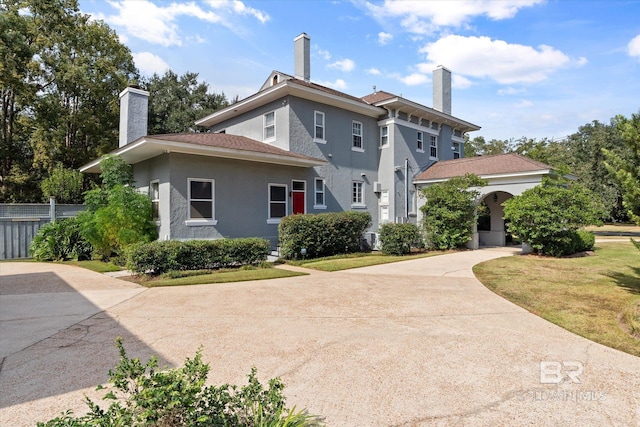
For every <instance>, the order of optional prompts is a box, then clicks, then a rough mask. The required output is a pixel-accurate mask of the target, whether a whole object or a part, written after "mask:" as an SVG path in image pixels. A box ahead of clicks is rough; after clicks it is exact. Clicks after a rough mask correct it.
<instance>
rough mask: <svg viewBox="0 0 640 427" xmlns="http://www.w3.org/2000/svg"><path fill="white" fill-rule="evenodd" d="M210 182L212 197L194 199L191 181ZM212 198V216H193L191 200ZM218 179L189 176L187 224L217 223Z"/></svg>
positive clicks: (204, 200)
mask: <svg viewBox="0 0 640 427" xmlns="http://www.w3.org/2000/svg"><path fill="white" fill-rule="evenodd" d="M193 181H199V182H210V183H211V199H192V198H191V182H193ZM208 200H211V218H191V202H206V201H208ZM215 200H216V181H215V179H210V178H187V220H186V221H185V224H186V225H187V226H190V227H193V226H203V225H217V224H218V220H217V219H216V210H215V208H216V204H215Z"/></svg>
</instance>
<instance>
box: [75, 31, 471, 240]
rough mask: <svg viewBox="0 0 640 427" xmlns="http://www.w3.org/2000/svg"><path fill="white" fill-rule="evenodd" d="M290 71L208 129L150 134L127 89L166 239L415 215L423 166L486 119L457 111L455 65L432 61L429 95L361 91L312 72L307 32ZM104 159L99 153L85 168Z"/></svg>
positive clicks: (126, 103) (128, 117)
mask: <svg viewBox="0 0 640 427" xmlns="http://www.w3.org/2000/svg"><path fill="white" fill-rule="evenodd" d="M294 51H295V72H294V75H289V74H286V73H282V72H278V71H273V72H272V73H271V75H269V76H268V78H267V80H266V81H265V82H264V84H263V85H262V86H261V87H260V89H259V90H258V91H257V92H256V93H255V94H253V95H251V96H249V97H248V98H245V99H243V100H241V101H239V102H237V103H235V104H233V105H231V106H229V107H227V108H224V109H221V110H218V111H216V112H214V113H213V114H211V115H209V116H207V117H203V118H202V119H200V120H198V121H197V122H196V124H198V125H200V126H205V127H206V128H207V129H208V132H206V133H194V134H171V135H146V133H147V98H148V93H147V92H145V91H143V90H140V89H136V88H127V89H125V90H124V91H123V92H122V93H121V94H120V101H121V122H120V130H121V131H120V142H119V148H118V149H116V150H114V151H113V152H112V154H116V155H120V156H121V157H122V158H123V159H124V160H125V161H126V162H128V163H130V164H132V165H133V171H134V178H135V180H136V183H137V186H138V187H139V188H140V189H141V191H145V192H148V193H149V194H150V195H151V197H152V199H153V203H154V208H155V209H156V217H157V218H156V220H157V223H158V227H159V236H160V238H161V239H193V238H206V239H214V238H221V237H249V236H258V237H264V238H267V239H270V240H271V241H272V243H273V244H274V246H275V244H276V242H277V236H278V229H277V227H278V223H279V222H280V219H281V218H282V217H284V216H286V215H291V214H297V213H322V212H335V211H345V210H358V211H368V212H369V213H370V214H371V216H372V219H373V224H372V228H371V231H376V230H377V229H378V227H379V224H381V223H383V222H404V221H416V220H417V212H418V206H417V204H418V197H417V194H416V188H417V187H416V183H414V179H415V177H417V176H418V175H419V174H420V173H422V172H424V171H425V170H427V169H428V168H429V166H431V165H432V164H434V163H435V162H438V161H446V160H454V159H458V158H461V157H463V153H464V148H463V142H464V139H463V138H464V134H465V133H467V132H471V131H476V130H478V129H480V127H479V126H476V125H474V124H472V123H469V122H467V121H464V120H461V119H459V118H456V117H454V116H452V115H451V72H450V71H449V70H447V69H446V68H444V67H440V66H439V67H438V68H437V69H436V70H435V71H434V73H433V82H434V83H433V107H427V106H424V105H420V104H418V103H416V102H413V101H410V100H409V99H406V98H403V97H402V96H397V95H393V94H391V93H387V92H384V91H374V92H373V93H371V94H369V95H367V96H364V97H360V98H359V97H355V96H351V95H348V94H346V93H342V92H339V91H336V90H333V89H330V88H327V87H324V86H321V85H318V84H315V83H313V82H312V81H311V79H310V75H311V74H310V39H309V37H308V36H307V35H306V34H304V33H303V34H301V35H300V36H298V37H296V39H295V40H294ZM81 171H83V172H89V173H97V172H99V171H100V159H96V160H95V161H93V162H90V163H88V164H86V165H84V166H83V167H82V168H81Z"/></svg>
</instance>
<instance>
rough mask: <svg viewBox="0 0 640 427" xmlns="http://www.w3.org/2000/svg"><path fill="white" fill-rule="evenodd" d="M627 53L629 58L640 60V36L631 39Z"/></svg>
mask: <svg viewBox="0 0 640 427" xmlns="http://www.w3.org/2000/svg"><path fill="white" fill-rule="evenodd" d="M627 53H628V54H629V56H636V57H638V59H640V34H638V35H637V36H635V37H634V38H633V39H631V41H630V42H629V44H628V45H627Z"/></svg>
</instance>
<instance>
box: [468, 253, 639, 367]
mask: <svg viewBox="0 0 640 427" xmlns="http://www.w3.org/2000/svg"><path fill="white" fill-rule="evenodd" d="M473 272H474V273H475V274H476V276H477V277H478V279H479V280H480V281H481V282H482V283H483V284H484V285H485V286H487V287H488V288H489V289H491V290H492V291H494V292H495V293H497V294H498V295H500V296H502V297H504V298H506V299H508V300H510V301H512V302H513V303H515V304H517V305H519V306H521V307H523V308H525V309H527V310H529V311H530V312H532V313H534V314H536V315H538V316H541V317H542V318H544V319H546V320H548V321H550V322H552V323H555V324H557V325H559V326H561V327H563V328H565V329H567V330H569V331H571V332H574V333H576V334H578V335H581V336H583V337H585V338H588V339H590V340H592V341H595V342H598V343H600V344H604V345H606V346H609V347H612V348H616V349H618V350H621V351H624V352H627V353H630V354H633V355H636V356H640V251H638V250H637V249H635V248H634V247H633V246H632V245H631V243H626V242H624V243H623V242H617V243H613V242H612V243H598V244H597V245H596V248H595V251H594V253H593V255H590V256H584V257H577V258H547V257H539V256H533V255H527V256H514V257H508V258H499V259H496V260H492V261H487V262H484V263H481V264H478V265H476V266H475V267H474V269H473Z"/></svg>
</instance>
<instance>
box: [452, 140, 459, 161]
mask: <svg viewBox="0 0 640 427" xmlns="http://www.w3.org/2000/svg"><path fill="white" fill-rule="evenodd" d="M453 158H454V159H459V158H460V143H459V142H454V143H453Z"/></svg>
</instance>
